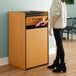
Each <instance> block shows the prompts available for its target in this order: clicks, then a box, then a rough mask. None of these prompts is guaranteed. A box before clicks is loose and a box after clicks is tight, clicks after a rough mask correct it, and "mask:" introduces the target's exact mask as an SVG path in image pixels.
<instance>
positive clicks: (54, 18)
mask: <svg viewBox="0 0 76 76" xmlns="http://www.w3.org/2000/svg"><path fill="white" fill-rule="evenodd" d="M55 20H56V17H53V18H52V20H51V23H50V30H49V34H50V35H51V36H52V33H51V32H52V28H53V26H54V23H55Z"/></svg>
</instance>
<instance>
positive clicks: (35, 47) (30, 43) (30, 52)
mask: <svg viewBox="0 0 76 76" xmlns="http://www.w3.org/2000/svg"><path fill="white" fill-rule="evenodd" d="M47 40H48V35H47V27H45V28H36V29H30V30H29V29H28V30H26V44H27V45H26V50H27V51H26V68H31V67H35V66H38V65H42V64H47V63H48V41H47Z"/></svg>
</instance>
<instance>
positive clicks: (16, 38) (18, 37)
mask: <svg viewBox="0 0 76 76" xmlns="http://www.w3.org/2000/svg"><path fill="white" fill-rule="evenodd" d="M9 63H10V64H12V65H15V66H16V67H19V68H22V69H25V13H17V12H10V13H9Z"/></svg>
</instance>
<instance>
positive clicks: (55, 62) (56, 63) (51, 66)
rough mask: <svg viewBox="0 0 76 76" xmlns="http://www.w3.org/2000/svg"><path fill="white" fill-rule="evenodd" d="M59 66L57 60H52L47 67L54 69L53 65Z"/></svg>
mask: <svg viewBox="0 0 76 76" xmlns="http://www.w3.org/2000/svg"><path fill="white" fill-rule="evenodd" d="M58 66H59V62H58V61H56V60H54V63H53V64H52V65H50V66H48V68H49V69H54V68H55V67H58Z"/></svg>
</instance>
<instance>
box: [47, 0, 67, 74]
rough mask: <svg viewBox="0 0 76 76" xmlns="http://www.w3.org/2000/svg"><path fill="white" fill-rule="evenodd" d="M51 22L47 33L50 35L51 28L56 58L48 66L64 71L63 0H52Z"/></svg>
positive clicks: (65, 16) (64, 10)
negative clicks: (54, 41) (55, 47)
mask: <svg viewBox="0 0 76 76" xmlns="http://www.w3.org/2000/svg"><path fill="white" fill-rule="evenodd" d="M50 15H51V24H50V30H49V34H50V35H51V36H52V33H51V30H52V28H53V31H54V36H55V40H56V46H57V54H56V59H55V60H54V62H53V64H52V65H50V66H48V68H50V69H53V72H57V73H59V72H66V65H65V53H64V48H63V43H62V39H63V30H64V28H65V27H66V22H67V13H66V4H65V0H53V3H52V6H51V9H50Z"/></svg>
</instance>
